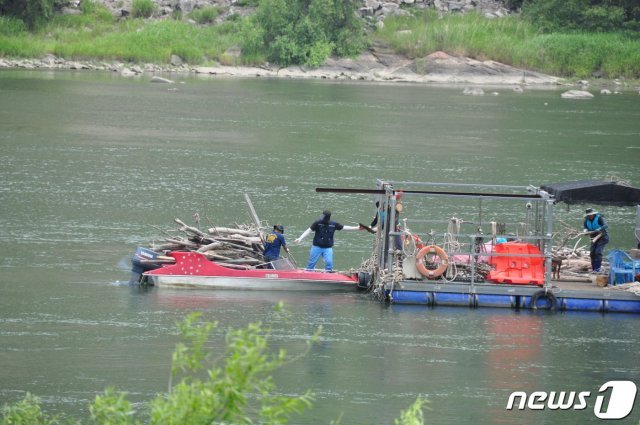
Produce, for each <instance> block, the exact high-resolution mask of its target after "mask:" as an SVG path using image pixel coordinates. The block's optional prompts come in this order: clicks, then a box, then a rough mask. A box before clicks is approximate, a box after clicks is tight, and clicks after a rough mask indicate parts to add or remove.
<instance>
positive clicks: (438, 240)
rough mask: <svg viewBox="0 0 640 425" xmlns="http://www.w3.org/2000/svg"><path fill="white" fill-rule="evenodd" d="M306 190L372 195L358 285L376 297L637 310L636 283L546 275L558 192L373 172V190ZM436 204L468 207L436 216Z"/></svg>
mask: <svg viewBox="0 0 640 425" xmlns="http://www.w3.org/2000/svg"><path fill="white" fill-rule="evenodd" d="M570 186H571V185H570ZM316 191H317V192H337V193H350V194H357V193H362V194H370V195H374V196H375V197H376V201H377V202H378V205H379V210H378V215H379V217H380V220H379V222H378V223H379V225H378V228H377V232H376V238H375V242H374V252H373V257H372V260H373V261H370V262H369V264H367V267H368V269H367V272H368V273H370V275H371V279H370V282H369V284H368V285H367V286H366V288H365V289H366V290H368V291H370V292H371V293H372V294H373V295H374V296H375V297H376V298H377V299H379V300H381V301H385V302H391V303H398V304H420V305H425V306H429V307H438V306H464V307H471V308H479V307H504V308H512V309H537V310H558V311H594V312H602V313H612V312H626V313H640V294H638V291H636V292H631V291H626V290H621V289H619V288H618V287H616V286H610V287H601V286H599V285H598V284H596V280H597V279H596V278H597V276H596V275H585V276H584V278H570V279H562V278H561V279H556V280H553V279H552V266H553V264H552V260H553V253H552V243H553V241H552V237H553V206H554V204H555V203H556V202H557V201H558V200H557V199H556V198H555V196H554V195H553V194H551V193H549V192H547V191H545V190H543V189H541V188H538V187H535V186H495V185H476V184H448V183H429V182H405V181H382V180H377V182H376V188H375V189H345V188H340V189H333V188H318V189H316ZM572 199H573V198H572ZM399 206H402V207H399ZM445 210H446V211H448V210H452V211H456V214H460V213H459V211H465V212H468V211H470V210H472V212H471V213H470V214H468V216H464V217H460V218H455V217H452V216H448V217H450V218H447V219H442V218H440V219H438V218H437V217H438V216H440V217H442V212H443V211H445ZM639 211H640V210H639ZM409 228H410V229H411V230H409ZM489 229H490V230H489ZM600 283H602V282H600Z"/></svg>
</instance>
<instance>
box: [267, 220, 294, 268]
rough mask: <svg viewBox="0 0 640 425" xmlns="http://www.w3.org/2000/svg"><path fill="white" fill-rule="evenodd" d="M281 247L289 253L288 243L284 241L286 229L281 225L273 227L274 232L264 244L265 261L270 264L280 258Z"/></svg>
mask: <svg viewBox="0 0 640 425" xmlns="http://www.w3.org/2000/svg"><path fill="white" fill-rule="evenodd" d="M280 247H282V248H283V249H284V250H285V251H286V252H289V248H287V241H286V240H285V239H284V227H283V226H282V225H281V224H276V225H275V226H273V232H271V233H269V234H268V235H267V237H266V240H265V243H264V253H263V255H264V259H265V261H267V262H269V263H270V262H272V261H276V260H277V259H278V258H280Z"/></svg>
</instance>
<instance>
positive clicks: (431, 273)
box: [416, 245, 449, 279]
mask: <svg viewBox="0 0 640 425" xmlns="http://www.w3.org/2000/svg"><path fill="white" fill-rule="evenodd" d="M430 254H435V255H437V256H438V257H439V258H440V265H439V266H438V268H436V269H434V270H431V269H428V268H427V267H426V265H425V264H424V261H422V259H423V258H424V257H426V256H427V255H430ZM416 267H417V268H418V271H419V272H420V274H421V275H422V276H424V277H426V278H428V279H435V278H437V277H440V276H441V275H442V274H443V273H444V272H445V271H446V270H447V267H449V256H448V255H447V253H446V252H444V249H442V248H440V247H439V246H437V245H429V246H425V247H424V248H422V249H421V250H420V251H418V255H416Z"/></svg>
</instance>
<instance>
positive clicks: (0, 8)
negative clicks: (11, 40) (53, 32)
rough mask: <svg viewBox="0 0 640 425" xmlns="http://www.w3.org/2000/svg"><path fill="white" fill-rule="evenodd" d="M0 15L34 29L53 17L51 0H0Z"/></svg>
mask: <svg viewBox="0 0 640 425" xmlns="http://www.w3.org/2000/svg"><path fill="white" fill-rule="evenodd" d="M1 15H6V16H11V17H14V18H17V19H20V20H22V21H23V22H24V23H25V24H26V25H27V26H28V27H29V29H35V28H38V27H40V26H42V25H44V24H45V23H46V22H47V21H48V20H49V19H51V17H52V16H53V0H0V16H1Z"/></svg>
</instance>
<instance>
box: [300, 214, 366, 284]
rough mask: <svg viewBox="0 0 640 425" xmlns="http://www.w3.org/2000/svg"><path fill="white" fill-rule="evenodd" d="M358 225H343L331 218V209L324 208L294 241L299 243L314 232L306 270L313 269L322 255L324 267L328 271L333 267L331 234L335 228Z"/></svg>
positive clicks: (353, 228)
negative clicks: (317, 217) (316, 218)
mask: <svg viewBox="0 0 640 425" xmlns="http://www.w3.org/2000/svg"><path fill="white" fill-rule="evenodd" d="M360 229H361V227H360V226H343V225H342V224H340V223H337V222H335V221H333V220H331V211H329V210H324V211H323V212H322V216H321V217H320V218H319V219H318V220H316V221H314V222H313V224H311V226H310V227H309V228H308V229H307V230H305V231H304V233H302V235H300V237H299V238H298V239H296V240H295V243H300V242H302V240H303V239H304V238H305V237H307V235H308V234H309V233H311V232H312V231H313V232H315V234H314V236H313V244H312V245H311V250H310V251H309V262H308V263H307V270H313V269H314V268H315V267H316V263H317V262H318V260H319V259H320V257H322V260H323V261H324V268H325V270H326V271H328V272H330V271H331V270H332V269H333V234H334V233H335V231H336V230H360Z"/></svg>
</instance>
